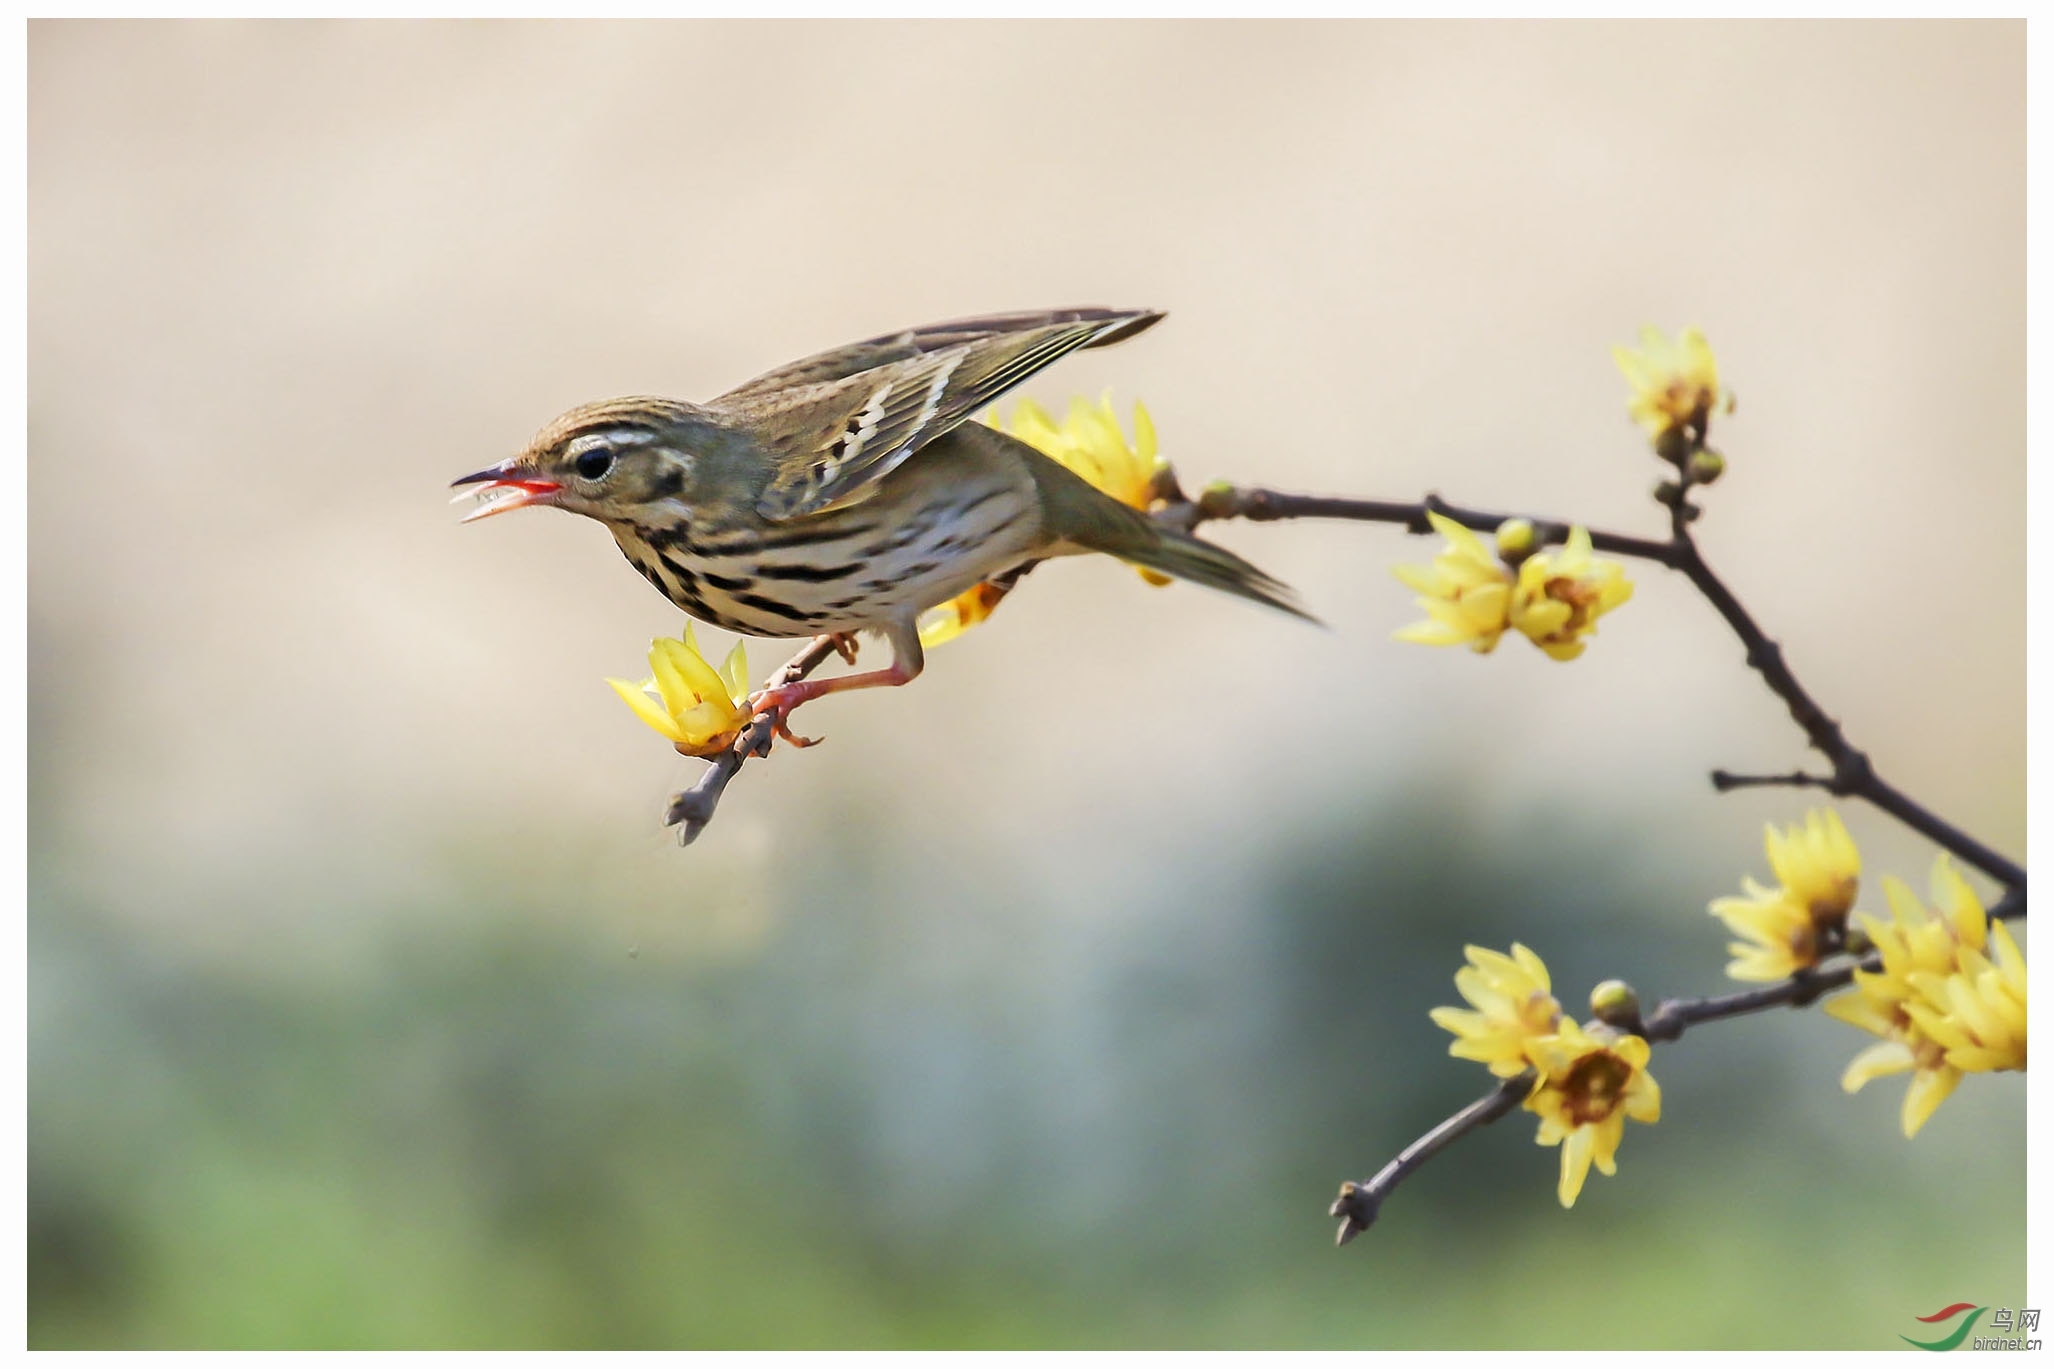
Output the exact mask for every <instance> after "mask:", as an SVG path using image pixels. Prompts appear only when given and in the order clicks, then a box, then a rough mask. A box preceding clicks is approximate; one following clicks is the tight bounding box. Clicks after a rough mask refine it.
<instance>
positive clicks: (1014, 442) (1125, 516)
mask: <svg viewBox="0 0 2054 1369" xmlns="http://www.w3.org/2000/svg"><path fill="white" fill-rule="evenodd" d="M973 426H974V425H973ZM959 431H963V430H959ZM976 433H977V436H978V437H979V438H980V439H981V440H984V441H994V440H996V441H1000V442H1003V443H1005V444H1007V446H1008V447H1010V448H1012V449H1013V450H1014V451H1015V452H1016V454H1017V455H1018V456H1019V457H1020V458H1021V459H1022V460H1024V461H1025V462H1026V463H1027V468H1028V471H1029V472H1030V473H1031V474H1032V475H1033V477H1034V483H1035V485H1036V486H1038V487H1039V489H1040V492H1041V504H1042V516H1043V519H1044V520H1045V524H1044V525H1045V528H1046V531H1047V532H1048V534H1049V535H1050V537H1051V538H1052V539H1059V540H1061V541H1064V542H1068V543H1070V544H1071V545H1072V546H1077V547H1083V548H1084V549H1086V550H1088V551H1102V552H1105V553H1107V554H1109V555H1112V556H1117V557H1119V558H1120V559H1121V560H1123V561H1131V562H1133V563H1134V564H1135V565H1137V566H1146V567H1147V568H1148V569H1150V570H1153V571H1160V572H1161V573H1163V574H1164V575H1170V576H1175V577H1176V578H1177V579H1179V580H1189V581H1191V582H1192V583H1193V584H1197V585H1205V586H1206V587H1208V588H1210V589H1217V590H1224V591H1225V592H1226V593H1228V594H1233V595H1238V596H1239V597H1241V598H1243V599H1252V600H1254V601H1255V602H1256V603H1258V604H1266V605H1268V606H1269V607H1271V608H1274V609H1278V610H1280V611H1282V612H1284V613H1288V614H1290V615H1291V616H1292V617H1294V618H1303V619H1304V620H1305V621H1306V622H1308V623H1318V622H1319V619H1317V618H1315V617H1313V616H1312V615H1311V614H1310V613H1307V612H1306V611H1305V609H1304V608H1303V607H1302V606H1300V604H1299V603H1298V596H1297V594H1296V592H1295V591H1293V590H1292V588H1291V587H1290V586H1289V585H1287V584H1285V583H1284V582H1283V581H1281V580H1279V579H1277V578H1276V577H1275V576H1273V575H1270V574H1268V573H1267V572H1265V571H1262V570H1260V569H1258V568H1256V567H1255V566H1252V565H1250V564H1249V563H1248V562H1246V561H1244V560H1242V559H1241V558H1240V557H1238V556H1236V555H1234V553H1233V552H1231V551H1228V550H1227V549H1226V548H1225V547H1222V546H1218V545H1216V544H1214V543H1212V542H1207V541H1204V540H1202V539H1200V538H1197V537H1193V536H1191V535H1190V534H1188V533H1182V532H1177V531H1174V530H1172V529H1170V528H1166V527H1164V526H1163V525H1162V524H1160V523H1158V522H1156V521H1155V520H1154V519H1152V518H1150V517H1148V516H1147V515H1146V514H1143V513H1139V512H1137V511H1135V510H1134V509H1131V508H1129V507H1128V506H1127V505H1125V504H1122V503H1121V502H1120V501H1119V500H1117V499H1115V498H1113V497H1112V496H1111V495H1109V494H1107V493H1105V492H1104V491H1103V490H1100V489H1099V488H1097V487H1096V486H1094V485H1092V484H1091V483H1090V482H1089V481H1087V480H1085V479H1084V478H1083V477H1082V476H1080V475H1078V474H1076V473H1075V472H1073V471H1071V470H1070V469H1068V468H1067V467H1065V466H1063V465H1061V464H1060V463H1058V462H1056V461H1053V460H1050V459H1049V458H1048V457H1046V456H1043V455H1042V454H1041V453H1040V452H1038V451H1036V450H1035V449H1034V448H1032V447H1030V446H1028V445H1027V444H1026V443H1024V442H1020V441H1019V440H1018V439H1016V438H1012V437H1008V436H1006V435H1005V434H1003V433H998V432H995V431H993V430H992V429H989V428H978V429H976ZM1322 626H1324V624H1322Z"/></svg>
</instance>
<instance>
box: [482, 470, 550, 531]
mask: <svg viewBox="0 0 2054 1369" xmlns="http://www.w3.org/2000/svg"><path fill="white" fill-rule="evenodd" d="M562 488H563V486H562V485H559V484H558V483H557V482H556V481H554V480H489V481H487V482H485V483H484V484H482V485H480V486H478V488H477V489H475V490H473V491H471V493H473V494H478V495H488V496H489V495H491V494H492V493H493V492H494V491H496V490H512V491H514V493H513V494H512V495H509V496H504V497H501V498H498V499H488V500H487V501H486V502H485V503H482V504H480V505H479V506H478V507H477V508H475V509H472V510H471V511H470V512H469V513H467V514H465V515H464V516H463V517H462V518H460V519H458V520H457V521H458V522H460V523H469V522H472V521H474V520H476V519H479V518H490V517H491V516H492V515H493V514H495V513H506V512H507V511H509V510H511V509H524V508H527V507H528V506H529V505H530V504H535V503H539V502H541V501H542V500H544V499H547V498H548V497H549V496H550V495H552V494H555V493H556V492H557V491H558V490H560V489H562Z"/></svg>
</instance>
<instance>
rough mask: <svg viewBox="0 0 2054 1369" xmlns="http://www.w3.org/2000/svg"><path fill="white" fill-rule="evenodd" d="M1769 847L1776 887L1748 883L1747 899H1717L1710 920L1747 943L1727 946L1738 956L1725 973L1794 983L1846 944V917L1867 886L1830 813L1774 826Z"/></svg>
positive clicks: (1769, 831) (1814, 812)
mask: <svg viewBox="0 0 2054 1369" xmlns="http://www.w3.org/2000/svg"><path fill="white" fill-rule="evenodd" d="M1763 845H1764V846H1765V847H1766V848H1767V850H1768V855H1769V869H1770V870H1771V871H1772V872H1774V874H1775V876H1776V880H1777V885H1776V887H1775V888H1772V889H1765V888H1763V887H1762V886H1761V885H1759V884H1757V883H1755V882H1754V881H1753V880H1752V879H1745V878H1743V879H1742V880H1741V881H1740V885H1741V888H1743V889H1744V890H1746V891H1747V892H1746V897H1744V898H1718V899H1713V900H1712V915H1713V916H1714V917H1717V918H1718V919H1720V920H1721V921H1723V922H1724V923H1725V924H1726V927H1727V929H1728V930H1729V931H1731V932H1732V933H1733V934H1734V935H1735V936H1739V937H1744V938H1746V939H1745V940H1744V941H1735V942H1733V943H1732V944H1730V945H1729V946H1728V947H1727V948H1726V949H1727V950H1729V951H1731V952H1733V954H1734V955H1735V956H1736V957H1738V959H1736V960H1734V962H1733V963H1732V964H1730V965H1728V966H1727V967H1726V973H1727V974H1729V975H1731V976H1733V978H1735V979H1742V980H1750V981H1755V982H1761V983H1767V982H1769V981H1772V980H1777V979H1788V978H1789V977H1790V976H1791V975H1793V974H1795V973H1796V972H1797V971H1799V970H1801V969H1804V968H1806V967H1807V966H1811V965H1816V964H1818V963H1819V961H1820V960H1821V959H1822V958H1823V957H1825V956H1826V955H1827V954H1829V953H1831V952H1832V951H1835V950H1838V949H1839V948H1840V947H1841V946H1842V945H1843V944H1845V943H1844V934H1845V931H1846V926H1847V914H1848V913H1849V912H1850V911H1852V909H1853V908H1854V895H1855V890H1856V889H1857V888H1859V887H1860V884H1861V852H1859V851H1857V850H1856V849H1855V846H1854V838H1852V837H1850V836H1848V835H1847V828H1846V827H1845V826H1844V825H1843V824H1842V823H1841V821H1840V815H1839V814H1838V813H1835V812H1833V811H1832V810H1831V809H1814V810H1812V811H1811V812H1809V813H1807V814H1805V819H1804V822H1803V823H1802V824H1799V825H1796V826H1793V827H1791V828H1790V830H1788V831H1787V832H1778V831H1777V830H1776V828H1775V827H1774V826H1773V825H1771V826H1770V827H1769V828H1768V829H1767V833H1766V836H1765V839H1764V842H1763Z"/></svg>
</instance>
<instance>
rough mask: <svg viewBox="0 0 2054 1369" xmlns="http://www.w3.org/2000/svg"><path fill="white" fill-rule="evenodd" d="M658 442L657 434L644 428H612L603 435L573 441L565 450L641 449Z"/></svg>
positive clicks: (581, 437) (587, 436)
mask: <svg viewBox="0 0 2054 1369" xmlns="http://www.w3.org/2000/svg"><path fill="white" fill-rule="evenodd" d="M655 440H656V434H655V433H652V432H650V431H648V430H647V429H644V428H612V429H609V430H608V431H606V432H603V433H585V434H583V435H582V436H579V437H577V438H575V439H573V440H572V442H571V444H570V446H569V447H567V448H566V449H565V450H566V451H570V452H582V451H588V450H590V449H591V448H593V447H640V446H646V445H647V444H649V443H651V442H654V441H655Z"/></svg>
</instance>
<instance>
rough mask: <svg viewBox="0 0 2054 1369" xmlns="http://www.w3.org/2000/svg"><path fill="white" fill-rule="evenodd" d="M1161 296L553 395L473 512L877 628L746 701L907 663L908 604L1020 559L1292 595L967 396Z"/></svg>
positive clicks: (681, 590)
mask: <svg viewBox="0 0 2054 1369" xmlns="http://www.w3.org/2000/svg"><path fill="white" fill-rule="evenodd" d="M1161 317H1162V315H1161V314H1159V313H1156V312H1153V311H1149V310H1112V309H1067V310H1056V311H1045V312H1040V313H1031V314H1005V315H992V316H988V317H984V318H976V319H965V320H960V321H957V322H952V323H942V324H933V325H929V326H928V327H924V328H913V329H908V330H906V331H904V332H901V333H894V334H890V335H887V336H884V337H877V338H870V339H867V340H865V341H863V342H857V343H852V344H850V345H848V346H846V347H839V348H836V349H834V350H833V351H829V352H823V353H821V354H820V355H818V356H813V357H808V358H806V359H805V360H802V361H797V362H793V363H792V364H790V365H788V366H781V367H779V368H777V369H776V370H774V371H770V372H767V373H765V374H764V375H761V376H758V377H757V378H755V379H754V380H751V381H749V382H747V383H746V384H743V385H740V386H738V387H736V388H735V389H733V390H730V391H729V392H728V393H726V394H724V395H722V396H720V397H719V398H718V399H715V400H713V401H711V402H710V403H707V404H704V405H697V404H689V403H685V402H683V401H679V400H669V399H654V398H630V399H615V400H606V401H603V402H600V403H597V404H588V405H584V406H582V407H580V408H576V409H573V410H571V411H570V412H568V413H566V414H563V415H561V416H560V417H558V418H557V419H555V420H554V421H553V422H551V423H550V424H549V425H548V426H547V427H545V428H544V429H543V430H542V431H541V433H539V434H537V436H536V437H535V440H534V441H533V442H531V443H530V444H529V445H528V448H527V449H526V450H525V451H523V452H522V453H521V454H520V455H519V456H516V457H514V458H513V459H512V460H510V461H506V462H502V463H501V464H500V465H498V466H495V467H492V468H491V469H489V470H485V471H480V472H477V473H476V474H474V475H468V476H464V477H463V478H461V479H460V480H458V481H457V482H455V483H457V484H458V485H479V486H481V487H482V488H481V490H480V494H481V496H482V497H483V499H484V501H485V502H484V503H482V504H481V506H480V508H479V509H478V510H476V511H475V512H474V513H473V514H471V515H470V516H471V517H474V518H475V517H483V516H485V515H486V514H490V513H498V512H502V511H504V510H506V509H510V508H519V507H524V506H526V505H530V504H548V505H553V506H555V507H558V508H563V509H567V510H569V511H571V512H573V513H581V514H584V515H586V516H587V517H591V518H596V519H598V520H599V521H601V522H603V523H605V524H606V525H607V526H608V527H609V528H610V529H611V530H612V532H613V535H614V540H615V541H616V542H617V543H619V545H620V549H621V551H622V553H623V554H624V555H626V557H627V558H628V560H629V561H630V562H631V563H633V565H634V566H635V568H636V569H637V570H639V571H640V572H641V573H642V574H643V575H644V576H645V577H647V579H648V580H649V582H650V583H651V584H653V585H655V586H656V588H657V589H659V590H661V591H662V592H663V594H664V595H665V597H667V598H668V599H670V601H671V602H672V603H674V604H676V605H677V606H678V607H679V608H681V609H683V610H684V611H685V612H686V613H687V614H689V615H690V616H692V617H693V618H696V619H699V620H700V621H702V622H706V623H710V624H713V625H715V626H718V627H724V628H727V629H729V630H731V631H735V632H742V633H748V634H752V635H755V636H763V637H793V636H810V635H813V634H817V633H828V632H833V633H845V632H855V631H859V630H874V631H878V632H881V633H883V634H885V636H886V637H887V638H888V639H889V640H890V641H891V643H892V649H893V653H894V660H893V663H892V666H891V668H890V669H888V670H882V671H872V672H867V673H865V674H860V675H849V676H843V677H840V678H838V679H833V680H826V681H805V682H802V683H800V684H798V685H791V686H786V687H784V688H783V689H781V690H775V691H766V694H765V695H764V696H762V697H760V698H759V702H758V708H759V711H764V710H775V711H777V712H779V713H780V714H783V713H785V712H788V711H789V710H790V709H791V708H792V707H795V706H796V705H797V704H798V703H800V702H802V701H803V700H805V699H807V698H812V697H814V696H816V695H818V694H821V693H826V692H830V691H832V690H837V689H844V688H855V687H862V686H864V685H880V684H902V683H904V682H905V681H906V680H909V679H912V678H913V677H914V676H915V675H917V674H918V673H919V672H920V668H921V653H920V639H919V634H918V631H917V630H916V628H915V626H914V622H915V619H917V617H918V616H919V614H920V613H921V612H922V611H923V610H925V609H928V608H931V607H933V606H934V605H936V604H940V603H944V602H946V601H947V600H949V599H951V598H954V597H955V596H956V595H957V594H960V593H962V592H963V591H964V590H967V589H969V588H970V587H972V586H973V585H976V584H977V583H979V582H980V581H984V580H989V579H992V578H994V577H997V576H1001V575H1003V574H1005V573H1006V572H1007V571H1010V570H1013V569H1015V568H1017V567H1018V566H1020V565H1022V564H1023V563H1025V562H1028V561H1032V560H1037V559H1040V558H1043V557H1048V556H1059V555H1065V554H1069V553H1073V552H1082V551H1098V552H1106V553H1108V554H1110V555H1114V556H1117V557H1120V558H1121V559H1123V560H1126V561H1131V562H1134V563H1136V564H1138V565H1143V566H1147V567H1149V568H1151V569H1154V570H1158V571H1161V572H1163V573H1165V574H1168V575H1173V576H1176V577H1178V578H1181V579H1186V580H1191V581H1194V582H1196V583H1199V584H1204V585H1209V586H1211V587H1213V588H1215V589H1222V590H1225V591H1227V592H1229V593H1232V594H1238V595H1241V596H1242V597H1244V598H1248V599H1254V600H1256V601H1258V602H1260V603H1265V604H1269V605H1271V606H1273V607H1276V608H1280V609H1283V610H1285V611H1286V612H1290V613H1299V614H1301V616H1302V611H1301V610H1300V609H1299V608H1298V607H1297V605H1296V604H1295V603H1294V602H1293V601H1292V598H1291V594H1290V591H1289V590H1288V589H1287V588H1286V587H1285V586H1283V585H1282V584H1280V583H1279V582H1277V581H1275V580H1273V579H1271V578H1270V577H1269V576H1267V575H1265V574H1263V573H1262V572H1261V571H1260V570H1257V569H1256V568H1255V567H1254V566H1252V565H1250V564H1248V563H1247V562H1246V561H1244V560H1242V559H1241V558H1240V557H1238V556H1235V555H1234V554H1233V553H1232V552H1229V551H1226V550H1224V549H1223V548H1220V547H1217V546H1214V545H1212V544H1211V543H1208V542H1203V541H1200V540H1199V539H1197V538H1194V537H1189V536H1186V535H1185V534H1182V533H1179V532H1175V531H1172V530H1169V529H1166V528H1163V527H1161V526H1160V525H1158V524H1157V523H1155V522H1153V521H1152V520H1150V519H1149V518H1147V517H1145V516H1143V515H1142V514H1140V513H1139V512H1137V511H1135V510H1134V509H1131V508H1129V507H1127V506H1126V505H1125V504H1122V503H1120V502H1119V501H1118V500H1116V499H1113V498H1112V497H1111V496H1109V495H1107V494H1105V493H1103V492H1101V491H1100V490H1098V489H1096V488H1094V487H1093V486H1092V485H1090V484H1089V483H1087V482H1086V481H1085V480H1083V479H1082V478H1080V477H1079V476H1077V475H1075V474H1073V473H1072V472H1071V471H1069V470H1067V469H1066V468H1064V467H1063V466H1061V465H1059V464H1057V463H1056V462H1054V461H1052V460H1050V459H1049V458H1048V457H1046V456H1044V455H1042V454H1041V453H1040V452H1038V451H1036V450H1035V449H1034V448H1032V447H1030V446H1028V445H1027V444H1026V443H1024V442H1021V441H1018V440H1017V439H1015V438H1012V437H1009V436H1007V435H1006V434H1004V433H1001V432H998V431H996V430H994V429H992V428H989V427H986V426H985V425H983V424H979V423H967V422H965V421H964V420H966V419H968V418H969V417H970V416H971V415H972V414H974V413H975V412H976V411H977V410H978V409H980V408H982V407H984V406H986V405H988V404H990V403H991V402H992V401H993V400H995V399H997V398H998V397H999V396H1000V395H1002V394H1004V393H1005V392H1006V391H1007V390H1010V389H1012V388H1013V387H1014V386H1016V385H1018V384H1020V383H1021V382H1022V381H1024V380H1026V379H1027V378H1028V377H1030V376H1032V375H1033V374H1035V373H1036V372H1038V371H1040V370H1042V369H1043V368H1044V367H1046V366H1048V365H1050V364H1051V363H1053V362H1054V361H1056V360H1057V359H1059V358H1060V357H1062V356H1064V355H1066V354H1068V353H1070V352H1072V351H1076V350H1077V349H1079V348H1083V347H1103V346H1107V345H1109V344H1111V343H1114V342H1119V341H1122V340H1124V339H1126V338H1129V337H1132V336H1133V335H1135V334H1136V333H1139V332H1141V331H1142V330H1143V329H1145V328H1147V327H1149V326H1150V325H1152V324H1154V323H1155V322H1156V321H1157V320H1158V319H1160V318H1161Z"/></svg>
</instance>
